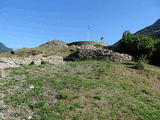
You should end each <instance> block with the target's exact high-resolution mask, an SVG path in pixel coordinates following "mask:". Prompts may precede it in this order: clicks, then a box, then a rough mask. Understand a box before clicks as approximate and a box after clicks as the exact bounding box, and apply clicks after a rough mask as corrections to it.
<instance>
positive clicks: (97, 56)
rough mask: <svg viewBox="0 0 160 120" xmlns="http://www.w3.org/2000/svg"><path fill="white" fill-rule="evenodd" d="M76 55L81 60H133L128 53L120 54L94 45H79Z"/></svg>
mask: <svg viewBox="0 0 160 120" xmlns="http://www.w3.org/2000/svg"><path fill="white" fill-rule="evenodd" d="M75 56H76V57H77V58H78V59H79V60H105V61H116V62H127V61H131V60H133V57H132V56H130V55H128V54H120V53H117V52H114V51H112V50H109V49H107V48H102V47H95V46H92V45H84V46H79V47H78V50H77V53H76V54H75Z"/></svg>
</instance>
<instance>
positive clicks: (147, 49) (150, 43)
mask: <svg viewBox="0 0 160 120" xmlns="http://www.w3.org/2000/svg"><path fill="white" fill-rule="evenodd" d="M112 49H113V50H114V51H116V52H120V53H126V54H130V55H132V56H134V57H135V58H136V59H137V60H138V59H139V58H140V57H141V56H146V59H148V60H149V63H152V64H154V63H157V64H159V63H158V61H159V60H160V39H154V38H152V37H149V36H144V35H132V34H131V33H130V32H128V31H126V32H124V33H123V37H122V39H121V40H120V41H119V42H118V43H116V44H115V45H113V47H112Z"/></svg>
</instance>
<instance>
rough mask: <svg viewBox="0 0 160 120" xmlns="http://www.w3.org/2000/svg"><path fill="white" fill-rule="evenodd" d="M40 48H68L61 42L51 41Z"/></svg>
mask: <svg viewBox="0 0 160 120" xmlns="http://www.w3.org/2000/svg"><path fill="white" fill-rule="evenodd" d="M40 46H42V47H54V46H60V47H68V45H67V44H66V43H65V42H64V41H62V40H52V41H49V42H47V43H45V44H42V45H40Z"/></svg>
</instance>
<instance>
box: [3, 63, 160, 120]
mask: <svg viewBox="0 0 160 120" xmlns="http://www.w3.org/2000/svg"><path fill="white" fill-rule="evenodd" d="M133 66H134V63H128V64H119V63H114V62H100V61H99V62H98V61H79V62H68V63H67V64H64V65H52V64H43V65H39V66H37V65H30V66H23V67H19V68H10V69H6V70H5V71H3V73H4V74H6V75H5V77H3V78H0V98H1V99H0V114H1V117H3V119H4V120H9V119H16V120H22V119H33V120H113V119H114V120H117V119H121V120H127V119H128V120H158V119H160V94H159V91H160V86H159V84H160V77H159V76H160V68H159V67H153V66H148V67H147V69H146V70H136V69H134V68H133Z"/></svg>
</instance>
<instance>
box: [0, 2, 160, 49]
mask: <svg viewBox="0 0 160 120" xmlns="http://www.w3.org/2000/svg"><path fill="white" fill-rule="evenodd" d="M159 6H160V0H0V42H2V43H4V44H5V45H6V46H7V47H9V48H13V49H20V48H33V47H37V46H39V45H41V44H43V43H45V42H48V41H50V40H63V41H64V42H66V43H69V42H74V41H86V40H88V39H87V32H88V25H90V39H89V40H91V41H100V37H102V36H103V37H104V42H105V43H107V44H110V45H111V44H114V43H116V42H117V41H119V40H120V39H121V37H122V34H123V32H124V31H126V30H129V31H130V32H131V33H135V32H136V31H138V30H140V29H142V28H144V27H146V26H149V25H151V24H153V23H154V22H155V21H157V20H158V19H159V18H160V7H159Z"/></svg>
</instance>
